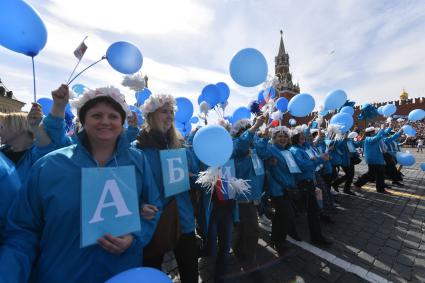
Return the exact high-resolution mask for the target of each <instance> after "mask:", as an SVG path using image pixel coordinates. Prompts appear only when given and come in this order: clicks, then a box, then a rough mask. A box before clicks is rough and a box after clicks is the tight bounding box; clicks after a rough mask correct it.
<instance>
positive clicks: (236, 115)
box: [232, 106, 251, 124]
mask: <svg viewBox="0 0 425 283" xmlns="http://www.w3.org/2000/svg"><path fill="white" fill-rule="evenodd" d="M250 118H251V111H249V109H248V108H246V107H243V106H242V107H239V108H237V109H236V110H235V112H233V115H232V124H234V123H236V122H237V121H239V120H241V119H250Z"/></svg>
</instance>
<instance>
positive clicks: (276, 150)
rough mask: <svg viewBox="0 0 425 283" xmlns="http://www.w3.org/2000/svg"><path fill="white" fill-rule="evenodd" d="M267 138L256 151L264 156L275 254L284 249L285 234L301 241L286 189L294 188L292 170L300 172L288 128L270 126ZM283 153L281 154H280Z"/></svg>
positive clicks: (289, 191)
mask: <svg viewBox="0 0 425 283" xmlns="http://www.w3.org/2000/svg"><path fill="white" fill-rule="evenodd" d="M270 132H271V143H269V138H264V139H261V140H260V142H259V149H258V151H259V152H261V151H263V154H264V157H265V158H266V161H265V164H266V170H267V179H266V180H267V187H268V190H269V194H270V196H271V199H272V202H273V204H274V207H275V209H276V211H275V214H274V216H273V218H272V241H273V244H274V245H275V248H276V250H277V251H278V253H279V254H282V253H283V252H284V251H285V250H286V249H287V247H286V235H289V236H291V237H292V238H293V239H294V240H297V241H301V238H300V236H299V235H298V233H297V231H296V227H295V213H294V209H293V207H292V203H291V197H290V193H291V192H295V190H297V188H296V184H295V179H294V173H295V172H300V171H299V167H298V165H297V164H296V162H295V160H294V158H293V156H292V153H291V152H290V151H289V148H290V136H289V129H288V128H286V127H277V128H272V129H271V130H270ZM284 154H285V155H284Z"/></svg>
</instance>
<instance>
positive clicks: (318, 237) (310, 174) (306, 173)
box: [290, 128, 331, 245]
mask: <svg viewBox="0 0 425 283" xmlns="http://www.w3.org/2000/svg"><path fill="white" fill-rule="evenodd" d="M291 142H292V147H291V148H290V151H291V153H292V155H293V156H294V158H295V161H296V163H297V164H298V166H299V168H300V169H301V173H297V174H295V181H296V183H297V188H298V190H300V191H301V195H302V200H303V203H304V205H305V207H306V209H307V217H308V226H309V230H310V240H311V242H312V243H313V244H318V245H329V244H331V242H330V241H329V240H327V239H326V238H325V237H324V236H323V235H322V231H321V227H320V220H319V208H318V205H317V199H316V194H315V190H316V177H315V173H316V168H317V166H318V165H320V164H322V163H323V161H326V160H328V159H329V157H328V155H327V154H322V155H321V156H320V158H317V157H315V156H314V155H312V154H309V153H308V152H307V150H306V148H305V143H306V137H305V134H304V132H303V131H302V130H300V129H297V128H296V129H295V130H293V132H292V137H291Z"/></svg>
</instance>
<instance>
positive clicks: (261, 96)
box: [257, 90, 265, 103]
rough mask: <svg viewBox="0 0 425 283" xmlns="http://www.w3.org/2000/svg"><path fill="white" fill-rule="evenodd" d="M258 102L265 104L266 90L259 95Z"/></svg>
mask: <svg viewBox="0 0 425 283" xmlns="http://www.w3.org/2000/svg"><path fill="white" fill-rule="evenodd" d="M257 100H258V102H259V103H261V102H264V101H265V100H264V90H262V91H260V92H259V93H258V99H257Z"/></svg>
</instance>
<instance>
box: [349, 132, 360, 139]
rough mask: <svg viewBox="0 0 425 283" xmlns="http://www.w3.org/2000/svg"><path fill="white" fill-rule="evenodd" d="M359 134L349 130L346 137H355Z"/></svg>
mask: <svg viewBox="0 0 425 283" xmlns="http://www.w3.org/2000/svg"><path fill="white" fill-rule="evenodd" d="M358 135H359V134H358V133H356V132H351V133H349V134H348V136H347V138H349V139H355V138H356V137H357V136H358Z"/></svg>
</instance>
